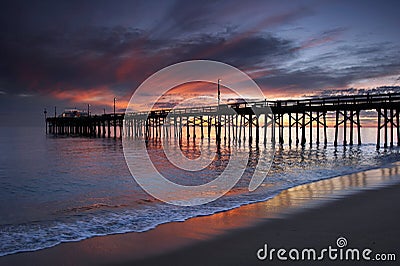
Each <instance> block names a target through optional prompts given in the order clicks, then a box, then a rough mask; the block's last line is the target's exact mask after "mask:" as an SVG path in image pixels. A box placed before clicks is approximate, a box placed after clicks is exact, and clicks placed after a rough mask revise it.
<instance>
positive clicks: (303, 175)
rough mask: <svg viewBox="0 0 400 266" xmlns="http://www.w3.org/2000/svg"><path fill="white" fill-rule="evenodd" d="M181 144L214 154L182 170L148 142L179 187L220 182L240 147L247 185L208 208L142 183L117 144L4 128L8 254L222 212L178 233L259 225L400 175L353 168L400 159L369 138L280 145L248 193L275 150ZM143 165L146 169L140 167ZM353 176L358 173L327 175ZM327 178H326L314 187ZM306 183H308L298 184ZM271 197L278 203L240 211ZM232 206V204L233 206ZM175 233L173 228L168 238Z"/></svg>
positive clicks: (4, 249) (1, 228)
mask: <svg viewBox="0 0 400 266" xmlns="http://www.w3.org/2000/svg"><path fill="white" fill-rule="evenodd" d="M366 139H367V137H366ZM173 141H174V140H171V142H172V144H174V145H176V147H179V149H180V150H181V151H182V152H183V154H184V155H185V156H186V157H187V158H190V159H198V158H200V156H201V155H202V154H204V153H206V154H208V155H210V157H211V158H212V162H211V163H210V164H209V165H207V167H206V168H205V169H203V170H200V171H194V172H191V171H183V170H182V169H179V168H177V167H175V166H173V165H171V164H170V163H169V162H168V161H167V160H166V157H165V154H164V152H163V151H162V149H161V145H162V143H160V142H153V141H149V142H148V146H147V149H148V151H149V154H150V156H151V157H152V159H153V163H154V165H156V167H157V169H158V170H159V171H161V172H162V173H163V174H165V176H166V177H167V178H168V179H170V180H171V181H174V182H176V183H178V184H184V185H198V184H204V183H207V182H210V181H212V180H213V179H215V178H217V177H218V175H219V174H220V173H221V172H222V171H224V169H225V168H226V166H227V163H228V161H229V160H230V157H231V156H232V150H233V149H236V151H235V152H237V153H236V154H235V155H236V156H244V157H246V158H247V157H248V158H249V159H248V161H247V165H246V167H245V169H244V173H243V175H242V176H241V178H240V180H239V182H238V183H237V184H236V186H235V187H234V188H233V189H232V190H231V191H230V192H229V193H227V194H226V195H225V196H224V197H222V198H220V199H218V200H216V201H214V202H212V203H209V204H206V205H202V206H197V207H186V208H183V207H177V206H172V205H167V204H165V203H162V202H160V201H158V200H156V199H154V198H153V197H151V196H149V195H148V194H147V193H145V192H144V191H143V190H142V189H141V188H140V187H139V186H138V185H137V184H136V183H135V181H134V180H133V178H132V176H131V175H130V173H129V170H128V168H127V166H126V163H125V160H124V156H123V151H122V144H121V141H119V140H117V141H114V140H113V139H111V140H109V139H87V138H53V137H47V138H46V136H44V134H43V130H42V128H37V129H35V128H30V129H15V128H10V129H7V128H3V129H2V130H1V131H0V150H1V151H2V152H1V153H0V202H1V203H0V217H1V220H0V240H1V241H0V255H5V254H9V253H15V252H17V251H26V250H36V249H40V248H44V247H49V246H54V245H56V244H58V243H60V242H67V241H76V240H81V239H85V238H89V237H92V236H95V235H109V234H115V233H123V232H143V231H149V230H151V229H153V228H155V227H156V226H158V225H160V224H163V223H168V222H173V221H183V220H187V219H189V218H192V217H196V216H207V215H210V214H213V213H218V214H217V215H212V216H209V217H206V218H204V219H208V222H209V223H210V225H209V226H204V224H196V223H197V222H190V223H184V224H187V225H185V226H193V228H190V230H189V227H187V230H186V231H185V230H183V231H185V232H180V233H179V234H181V235H182V238H185V237H188V238H202V237H204V236H207V235H209V234H212V233H213V232H214V231H219V230H225V227H227V228H231V227H230V226H232V228H234V227H235V226H240V225H244V224H248V223H251V222H252V221H253V220H254V219H253V218H257V217H259V218H262V217H267V216H271V217H273V216H274V215H275V214H277V213H279V212H281V211H282V210H283V209H282V207H284V206H287V207H291V206H296V204H300V205H301V204H309V203H307V202H312V199H316V198H324V197H328V196H329V193H333V194H332V195H333V196H332V197H337V196H338V195H340V194H335V193H336V192H337V193H339V192H341V191H349V190H351V189H352V187H369V186H374V184H375V183H374V182H375V181H374V180H375V179H376V184H377V185H378V184H379V182H386V181H390V180H392V179H394V178H395V176H396V175H397V174H398V169H397V168H392V169H390V168H384V169H382V170H381V169H377V170H374V171H376V172H372V173H375V174H368V175H367V176H365V174H363V173H358V174H354V173H356V172H359V171H362V170H366V169H372V168H381V167H385V166H386V165H388V164H390V163H392V162H395V161H399V158H400V156H399V150H396V149H392V150H387V151H384V150H382V151H380V152H376V150H375V144H368V141H364V143H367V144H365V145H362V146H353V147H347V148H344V147H339V146H338V147H337V148H335V147H333V146H330V145H328V146H327V147H326V148H324V147H317V146H316V145H314V146H313V147H306V148H305V149H301V148H300V147H292V148H288V146H283V147H277V149H276V151H275V157H274V161H273V163H272V167H271V170H270V171H269V173H268V175H266V176H265V179H263V181H262V183H261V185H260V187H258V188H257V189H256V190H255V191H253V192H250V191H249V184H250V180H251V178H252V177H253V174H254V171H255V169H256V167H260V168H259V170H260V172H261V173H264V174H266V173H267V169H268V162H267V160H266V159H265V158H269V157H270V156H271V154H270V153H269V152H270V151H271V148H270V147H268V146H264V145H259V147H257V146H252V147H249V145H244V144H243V143H242V145H241V146H240V147H239V146H236V147H233V145H230V146H229V145H228V143H226V144H225V143H222V144H221V152H220V153H219V154H217V153H215V151H216V147H215V144H213V143H215V142H214V141H213V139H211V141H208V139H204V140H203V141H201V140H200V139H199V140H196V141H195V142H193V141H190V142H186V141H185V140H182V142H181V143H180V144H179V143H174V142H173ZM136 167H138V168H140V167H143V166H142V165H140V163H138V164H137V165H136ZM396 167H397V166H396ZM346 174H350V175H351V177H346V178H341V177H338V178H334V179H328V178H331V177H335V176H341V175H346ZM321 179H325V180H323V181H320V182H318V183H312V182H314V181H318V180H321ZM299 185H304V187H303V188H301V189H300V188H299V187H297V186H299ZM298 190H301V191H302V192H301V193H300V192H296V191H298ZM295 192H296V193H297V194H293V193H295ZM279 193H281V194H279ZM278 194H279V196H277V197H274V196H276V195H278ZM271 198H272V199H271ZM266 199H270V200H268V201H266V202H263V203H260V204H255V205H247V206H245V207H244V208H240V209H234V208H236V207H238V206H242V205H246V204H249V203H254V202H260V201H265V200H266ZM306 199H311V201H307V200H306ZM252 206H253V207H252ZM252 208H255V209H257V210H258V211H254V210H253V209H252ZM230 209H234V210H232V211H228V212H226V211H227V210H230ZM246 210H249V211H248V212H247V211H246ZM191 221H192V220H191ZM193 221H195V219H193ZM196 221H197V220H196ZM178 224H179V226H181V225H182V223H178ZM179 226H177V227H179ZM196 227H202V228H197V229H196ZM160 228H163V227H160ZM177 230H178V229H177ZM191 230H192V233H188V232H189V231H191ZM178 231H179V230H178ZM186 234H189V235H186ZM167 235H168V232H166V236H165V237H166V239H167V238H168V236H167ZM155 245H161V244H159V243H158V244H157V243H155ZM138 249H139V250H140V247H138Z"/></svg>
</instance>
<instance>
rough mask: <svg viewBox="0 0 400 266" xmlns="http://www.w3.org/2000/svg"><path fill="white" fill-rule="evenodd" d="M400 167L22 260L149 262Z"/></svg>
mask: <svg viewBox="0 0 400 266" xmlns="http://www.w3.org/2000/svg"><path fill="white" fill-rule="evenodd" d="M399 168H400V164H395V165H394V166H393V167H390V168H381V169H374V170H369V171H365V172H359V173H355V174H351V175H345V176H339V177H336V178H332V179H327V180H322V181H317V182H314V183H310V184H305V185H301V186H297V187H294V188H290V189H288V190H284V191H282V192H281V193H279V194H278V195H277V196H275V197H273V198H272V199H270V200H267V201H264V202H259V203H255V204H249V205H245V206H242V207H240V208H236V209H232V210H230V211H226V212H220V213H216V214H214V215H211V216H203V217H196V218H192V219H189V220H187V221H185V222H173V223H167V224H163V225H160V226H158V227H157V228H155V229H154V230H150V231H148V232H144V233H127V234H118V235H110V236H104V237H95V238H91V239H87V240H84V241H80V242H76V243H66V244H62V245H59V246H56V247H53V248H50V249H46V250H41V251H38V252H35V253H24V254H20V255H19V256H20V258H21V260H22V259H23V258H24V257H25V256H30V255H31V256H35V259H40V258H43V257H46V254H47V253H48V254H53V255H54V254H63V255H64V256H65V255H68V254H70V255H71V256H69V258H70V260H71V261H70V262H71V263H72V264H73V262H74V261H79V263H85V262H87V263H90V262H94V261H99V259H100V260H101V261H103V262H104V263H107V262H108V261H109V262H114V263H115V262H117V261H119V260H121V261H124V260H126V259H128V258H133V257H134V258H143V257H146V256H150V255H154V254H160V253H165V252H168V251H171V250H175V249H178V248H180V247H182V246H184V245H187V244H191V243H195V241H198V240H200V241H202V240H205V239H210V238H212V237H215V236H217V235H220V234H221V233H224V232H227V231H230V230H234V229H239V228H243V227H248V226H252V225H255V224H257V223H258V222H261V221H266V220H268V219H274V218H278V217H282V215H283V216H284V215H287V214H289V213H292V212H293V211H301V210H302V209H304V208H310V207H312V206H315V205H316V204H322V203H323V202H324V201H329V200H335V199H338V198H341V197H344V196H346V195H348V194H350V193H355V192H357V191H361V190H363V189H374V188H379V187H383V186H386V185H389V184H393V183H396V182H399V180H400V177H399ZM29 254H30V255H29ZM43 255H44V256H43ZM11 257H12V256H11ZM25 259H26V258H25Z"/></svg>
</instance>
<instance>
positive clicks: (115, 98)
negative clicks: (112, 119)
mask: <svg viewBox="0 0 400 266" xmlns="http://www.w3.org/2000/svg"><path fill="white" fill-rule="evenodd" d="M116 100H117V97H114V116H115V101H116Z"/></svg>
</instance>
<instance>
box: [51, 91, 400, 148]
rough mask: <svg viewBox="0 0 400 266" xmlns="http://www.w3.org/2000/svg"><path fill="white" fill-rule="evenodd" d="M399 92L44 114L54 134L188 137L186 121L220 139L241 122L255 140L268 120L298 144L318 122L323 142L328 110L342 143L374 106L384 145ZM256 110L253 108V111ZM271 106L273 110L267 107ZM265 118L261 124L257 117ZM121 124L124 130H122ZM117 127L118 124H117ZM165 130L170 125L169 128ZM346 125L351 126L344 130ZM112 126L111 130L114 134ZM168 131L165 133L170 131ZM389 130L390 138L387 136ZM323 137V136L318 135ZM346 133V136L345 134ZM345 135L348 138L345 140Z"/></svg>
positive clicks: (394, 131) (392, 129)
mask: <svg viewBox="0 0 400 266" xmlns="http://www.w3.org/2000/svg"><path fill="white" fill-rule="evenodd" d="M399 109H400V93H390V94H364V95H345V96H331V97H324V98H308V99H288V100H276V101H267V100H260V101H251V102H244V101H241V102H234V103H227V104H221V105H219V106H218V105H213V106H194V107H185V108H170V109H157V110H151V111H143V112H126V114H123V113H118V114H115V115H114V114H104V115H94V116H88V117H80V118H75V117H74V118H66V117H51V118H47V119H46V126H47V127H48V129H49V132H50V133H52V134H60V135H82V136H90V137H95V136H96V137H106V136H107V137H111V136H113V137H114V138H115V137H117V135H118V133H119V137H122V136H123V135H126V136H128V137H131V136H134V137H146V138H153V137H161V136H169V137H170V136H171V134H172V133H171V128H172V129H174V131H175V133H174V136H175V137H180V138H182V136H183V133H182V132H183V130H182V128H183V127H186V137H187V138H189V137H190V136H192V137H194V138H196V134H195V133H193V134H192V135H190V133H189V127H192V128H193V132H194V131H195V129H196V126H197V127H200V128H201V138H203V137H204V134H203V128H206V129H207V130H208V136H210V132H211V130H212V127H213V126H214V127H215V135H216V136H217V137H216V139H217V140H219V139H221V132H222V131H221V128H224V131H225V137H224V138H225V139H226V138H228V139H233V140H238V138H240V137H241V136H239V133H241V132H238V130H239V128H241V127H247V128H249V138H248V140H249V141H250V142H252V141H253V138H252V132H253V127H254V129H255V134H256V143H257V144H258V142H259V140H260V138H259V130H260V127H261V128H263V129H264V142H266V133H265V132H266V127H267V126H268V125H272V129H273V130H272V131H273V132H272V137H271V140H272V141H273V142H274V141H275V131H278V134H277V135H278V142H279V143H280V144H284V142H285V141H284V135H283V131H284V127H287V130H288V132H289V134H288V143H289V145H292V129H293V130H295V134H294V135H293V136H294V137H295V143H296V145H298V144H301V145H302V146H304V145H305V143H306V128H309V134H308V138H309V143H310V145H312V141H311V140H312V134H313V130H312V128H313V127H316V128H317V141H316V143H317V144H320V141H319V138H320V131H319V129H320V127H321V128H322V131H323V132H324V134H323V135H324V141H323V143H324V144H325V145H326V143H327V136H326V128H327V127H328V125H327V122H326V116H327V115H329V116H330V117H332V116H333V117H334V118H335V123H334V127H335V139H334V144H335V145H337V144H338V131H339V128H342V129H343V145H347V144H350V145H353V134H354V128H355V129H356V130H357V134H358V138H357V139H358V144H361V133H360V128H361V122H360V121H361V120H360V112H361V111H365V110H375V111H376V114H377V115H376V121H377V143H376V144H377V148H379V147H380V142H381V138H380V137H381V129H383V131H384V132H383V133H384V134H383V142H384V147H388V146H394V139H395V137H396V138H397V144H398V145H399V144H400V132H399ZM255 110H256V111H255ZM271 111H272V113H271ZM261 121H262V122H263V124H262V125H261V124H260V122H261ZM123 127H125V130H124V131H123ZM117 128H119V130H117ZM168 130H169V131H168ZM347 130H349V131H347ZM112 131H113V132H114V134H112ZM168 133H169V134H168ZM389 136H390V140H389ZM321 137H322V136H321ZM347 138H348V139H347ZM347 140H349V143H348V142H347Z"/></svg>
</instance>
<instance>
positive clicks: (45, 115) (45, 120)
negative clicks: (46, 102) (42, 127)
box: [43, 108, 47, 135]
mask: <svg viewBox="0 0 400 266" xmlns="http://www.w3.org/2000/svg"><path fill="white" fill-rule="evenodd" d="M43 113H44V122H45V123H46V135H47V109H46V108H44V111H43Z"/></svg>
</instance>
